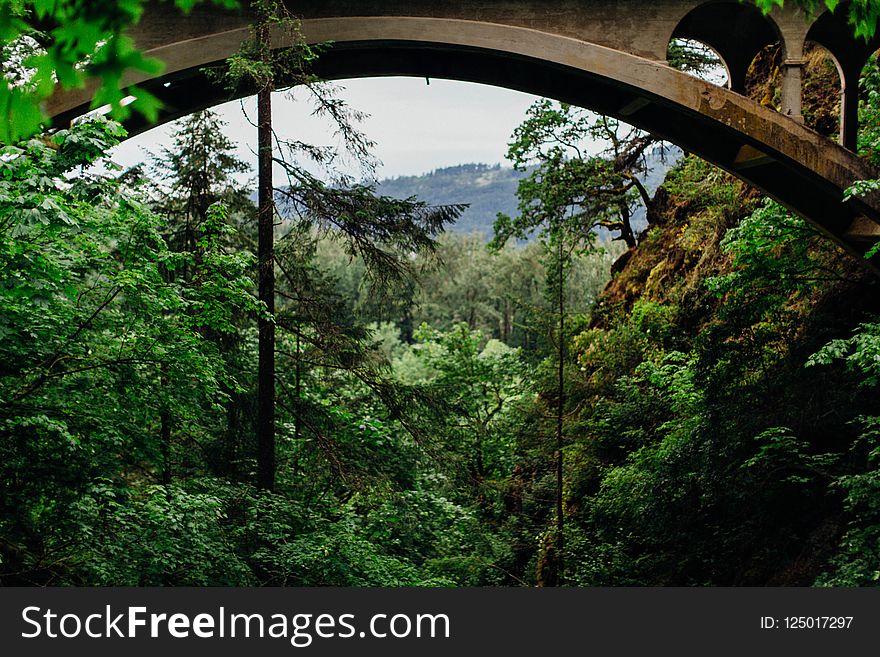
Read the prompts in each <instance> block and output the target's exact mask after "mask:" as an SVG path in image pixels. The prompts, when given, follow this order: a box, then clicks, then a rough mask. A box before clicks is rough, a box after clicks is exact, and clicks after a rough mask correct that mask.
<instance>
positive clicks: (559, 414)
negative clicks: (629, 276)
mask: <svg viewBox="0 0 880 657" xmlns="http://www.w3.org/2000/svg"><path fill="white" fill-rule="evenodd" d="M562 242H563V240H562V239H560V240H559V254H558V259H559V261H558V264H557V266H558V271H557V273H558V277H559V278H558V280H557V284H558V285H559V291H558V295H559V297H558V302H559V335H558V337H557V340H558V341H559V347H558V350H557V352H558V354H559V369H558V372H557V375H558V381H557V386H558V387H557V390H556V396H557V400H558V401H557V407H556V564H557V573H556V584H557V586H559V585H561V584H562V583H563V578H564V576H565V552H564V549H565V535H564V529H565V518H564V516H563V513H562V466H563V462H562V442H563V441H562V421H563V412H564V409H565V278H564V277H565V271H564V264H563V261H562V255H563V243H562Z"/></svg>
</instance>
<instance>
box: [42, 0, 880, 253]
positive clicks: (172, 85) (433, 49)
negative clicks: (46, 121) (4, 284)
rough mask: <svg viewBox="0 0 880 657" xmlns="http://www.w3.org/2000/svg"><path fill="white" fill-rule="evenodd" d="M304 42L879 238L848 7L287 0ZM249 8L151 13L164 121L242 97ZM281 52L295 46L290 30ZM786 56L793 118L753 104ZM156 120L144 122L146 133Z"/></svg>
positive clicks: (639, 0) (853, 234)
mask: <svg viewBox="0 0 880 657" xmlns="http://www.w3.org/2000/svg"><path fill="white" fill-rule="evenodd" d="M287 4H288V6H289V7H290V9H291V11H292V12H293V13H295V14H296V15H298V16H301V17H302V19H303V23H302V28H303V33H304V35H305V37H306V38H307V39H308V40H309V41H310V42H314V43H319V42H325V41H329V42H332V47H331V48H330V49H329V50H328V51H327V52H326V53H324V54H323V55H322V56H321V57H320V58H319V60H318V63H317V73H318V74H319V75H321V76H323V77H325V78H327V79H340V78H352V77H367V76H383V75H384V76H390V75H404V76H418V77H429V78H430V77H433V78H447V79H454V80H462V81H471V82H479V83H485V84H491V85H495V86H502V87H508V88H511V89H516V90H520V91H525V92H529V93H533V94H537V95H541V96H547V97H550V98H555V99H557V100H562V101H565V102H569V103H572V104H576V105H580V106H583V107H586V108H589V109H592V110H595V111H597V112H601V113H604V114H608V115H611V116H615V117H617V118H619V119H622V120H624V121H626V122H628V123H631V124H633V125H635V126H637V127H640V128H643V129H645V130H648V131H651V132H653V133H655V134H657V135H659V136H661V137H663V138H665V139H667V140H669V141H671V142H674V143H676V144H678V145H679V146H681V147H682V148H684V149H686V150H688V151H691V152H693V153H695V154H697V155H699V156H701V157H703V158H705V159H706V160H709V161H710V162H713V163H715V164H716V165H718V166H720V167H721V168H723V169H726V170H727V171H730V172H731V173H733V174H734V175H736V176H738V177H739V178H741V179H743V180H745V181H746V182H748V183H751V184H752V185H755V186H756V187H758V188H760V189H761V190H763V191H764V192H765V193H767V194H768V195H770V196H771V197H773V198H775V199H777V200H778V201H780V202H781V203H782V204H784V205H786V206H787V207H789V208H790V209H792V210H793V211H795V212H797V213H798V214H800V215H802V216H803V217H805V218H806V219H807V220H809V221H810V222H812V223H813V224H814V225H815V226H817V227H818V228H820V229H821V230H822V231H823V232H824V233H825V234H826V235H828V236H829V237H830V238H831V239H833V240H834V241H836V242H837V243H839V244H841V245H842V246H844V247H845V248H846V249H847V250H849V251H850V252H851V253H854V254H856V255H859V256H861V255H862V254H863V253H864V252H865V251H866V250H867V249H868V248H869V247H870V246H871V245H872V244H873V243H874V242H875V241H876V240H877V239H878V238H880V198H878V197H877V196H876V195H875V196H873V197H868V198H867V199H864V200H852V201H849V202H848V203H843V190H844V189H846V188H847V187H848V186H849V185H850V184H851V183H852V182H853V181H855V180H859V179H865V178H875V177H878V175H880V174H878V172H877V171H875V170H874V169H873V168H872V167H871V166H869V165H868V164H867V163H866V162H865V161H864V160H862V159H860V158H858V157H857V156H856V155H855V154H854V153H853V152H852V151H853V149H854V147H855V136H856V130H857V128H858V125H857V122H858V113H857V111H856V110H857V105H858V77H859V73H860V71H861V69H862V67H863V66H864V64H865V63H866V62H867V60H868V58H869V56H870V55H871V53H872V52H874V51H875V50H876V49H877V47H878V45H880V43H878V42H877V40H875V42H873V43H865V42H864V41H859V40H856V39H855V38H854V37H853V36H852V30H851V28H850V26H849V25H847V23H846V20H845V15H846V14H845V11H846V6H845V4H844V6H842V7H840V8H838V10H837V12H835V14H831V13H828V12H825V13H823V14H822V15H820V16H819V17H808V16H805V15H804V14H803V13H802V12H801V11H800V10H799V9H798V8H797V7H796V6H795V5H794V2H792V0H789V1H788V2H786V3H785V7H784V8H783V9H779V8H777V9H775V10H774V11H773V12H771V14H770V15H769V16H763V15H762V14H761V13H760V12H759V11H758V10H757V9H756V8H755V7H754V6H753V4H751V3H750V2H745V3H739V2H736V1H735V0H711V1H708V2H707V1H696V0H301V1H288V3H287ZM250 24H251V17H250V16H249V15H248V12H247V10H246V9H245V10H240V11H228V10H223V9H220V8H217V7H213V6H210V5H207V4H205V5H201V6H199V7H197V8H196V9H195V10H194V11H193V12H192V13H191V14H190V15H188V16H182V15H180V14H179V13H177V12H176V11H174V10H173V9H172V8H171V6H170V5H169V4H168V3H161V4H160V3H153V4H149V5H148V6H147V9H146V11H145V13H144V16H143V18H142V20H141V22H140V24H139V25H137V26H136V27H135V28H133V29H132V32H131V34H132V36H133V37H134V39H135V40H136V42H137V43H138V45H139V46H140V47H141V48H142V49H144V50H145V51H146V54H147V55H150V56H153V57H157V58H159V59H161V60H163V61H164V62H165V64H166V67H165V71H164V72H163V73H162V74H161V76H159V77H156V78H153V79H148V78H143V77H140V78H132V79H130V80H128V82H129V83H132V84H135V83H137V84H140V85H142V86H144V87H145V88H147V89H149V90H150V91H152V92H153V93H155V94H156V95H157V96H159V97H160V98H161V99H162V100H163V101H164V102H165V103H166V109H165V111H164V113H163V115H162V120H163V121H166V120H171V119H173V118H176V117H179V116H183V115H186V114H188V113H191V112H193V111H196V110H199V109H204V108H206V107H210V106H212V105H215V104H218V103H220V102H224V101H227V100H230V97H229V93H228V92H227V91H226V90H224V89H221V88H218V86H217V85H214V84H212V83H211V82H210V81H209V80H208V79H207V78H206V76H205V75H204V74H203V73H202V72H201V71H200V69H201V68H202V67H205V66H209V65H211V64H215V63H218V62H222V61H223V60H225V59H226V58H227V57H228V56H230V55H232V54H233V53H235V52H236V51H237V50H238V48H239V46H240V44H241V42H242V41H243V40H244V39H246V38H248V37H249V36H250V27H249V26H250ZM273 38H274V44H273V45H276V46H277V47H284V46H285V45H289V44H285V43H284V39H283V37H282V36H281V35H280V34H276V35H274V37H273ZM673 39H689V40H695V41H699V42H701V43H703V44H705V45H706V46H708V47H710V48H711V49H712V50H714V51H715V52H716V53H717V54H718V55H719V57H720V58H721V60H722V62H723V63H724V65H725V67H726V69H727V73H728V78H729V81H728V85H727V86H726V87H720V86H716V85H713V84H711V83H708V82H705V81H703V80H700V79H697V78H695V77H693V76H690V75H687V74H685V73H682V72H680V71H678V70H676V69H673V68H671V67H669V66H668V65H667V62H666V56H667V48H668V44H669V43H670V41H671V40H673ZM810 42H812V43H816V44H819V45H821V46H822V47H824V48H825V49H826V50H827V51H828V53H830V56H831V57H832V58H833V60H834V62H835V64H836V67H837V70H838V74H839V77H840V81H841V85H840V101H841V102H840V107H841V116H840V138H839V140H838V141H833V140H831V139H828V138H826V137H823V136H822V135H819V134H817V133H816V132H813V131H812V130H810V129H808V128H807V127H805V126H804V125H803V117H802V116H801V97H802V86H803V85H802V82H803V70H804V64H805V61H804V53H805V47H806V45H807V44H808V43H810ZM774 43H778V44H780V46H781V49H782V54H783V58H782V64H781V66H780V68H781V76H782V84H781V103H780V111H775V110H773V109H770V108H768V107H764V106H762V105H760V104H759V103H757V102H755V101H753V100H751V99H750V98H748V97H746V96H745V95H744V94H743V92H744V90H745V82H746V75H747V72H748V69H749V65H750V64H751V62H752V61H753V60H754V58H755V56H756V55H757V54H758V53H759V52H760V51H761V50H762V49H764V48H765V47H767V46H768V45H771V44H774ZM90 101H91V95H90V93H89V91H88V90H77V91H73V92H66V93H63V94H58V95H56V96H54V97H53V98H52V99H51V100H50V101H49V104H48V111H49V113H50V115H51V116H53V117H55V118H56V120H58V121H64V120H69V119H71V118H73V117H75V116H78V115H80V114H82V113H84V112H85V111H86V110H87V109H88V105H89V103H90ZM148 127H150V126H147V125H144V124H137V123H133V124H132V125H131V126H130V129H131V131H132V132H133V133H136V132H138V131H141V130H143V129H146V128H148Z"/></svg>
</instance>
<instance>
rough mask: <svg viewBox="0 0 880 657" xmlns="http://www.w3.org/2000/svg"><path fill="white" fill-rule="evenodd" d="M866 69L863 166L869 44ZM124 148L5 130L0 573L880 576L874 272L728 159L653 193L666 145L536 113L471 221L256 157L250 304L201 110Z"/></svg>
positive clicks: (39, 580) (215, 139)
mask: <svg viewBox="0 0 880 657" xmlns="http://www.w3.org/2000/svg"><path fill="white" fill-rule="evenodd" d="M257 45H259V44H257ZM252 54H253V53H252ZM256 56H257V59H258V60H259V58H260V57H263V55H262V54H261V53H260V52H259V51H257V52H256ZM777 56H778V53H774V52H772V51H768V52H767V53H765V55H764V56H763V57H762V58H759V60H756V64H755V65H754V66H756V67H758V69H760V68H761V67H763V71H764V75H762V74H761V71H760V70H757V71H756V72H755V75H754V76H753V84H752V87H751V89H750V93H752V94H753V96H754V97H756V98H760V99H762V100H764V99H766V104H770V105H772V103H773V97H774V93H775V90H776V89H777V87H778V80H776V81H774V80H773V75H772V72H773V70H774V66H773V61H774V57H777ZM259 61H263V62H264V63H265V59H263V60H259ZM239 64H241V62H239ZM691 65H693V66H694V67H695V68H696V69H699V68H700V66H701V63H700V62H696V63H694V62H691ZM830 66H832V64H831V63H830V62H829V61H828V60H827V59H826V58H823V57H822V56H821V54H818V55H811V59H810V61H809V65H808V71H807V74H808V79H812V80H823V79H826V78H828V77H829V71H830V70H831V69H830V68H829V67H830ZM241 68H246V67H245V66H243V65H242V66H241ZM810 76H811V77H810ZM759 79H763V80H764V83H762V84H759V83H758V82H754V80H759ZM270 83H271V80H270V81H269V82H267V84H270ZM308 84H309V85H314V95H315V99H316V102H317V104H318V107H319V109H320V108H323V109H324V110H325V111H329V113H330V117H331V120H334V121H337V122H338V123H339V125H340V126H342V128H343V129H344V130H348V132H344V133H343V134H344V136H345V137H346V146H347V147H348V148H349V149H350V150H352V151H353V152H354V153H355V156H356V157H362V158H363V159H364V161H365V162H367V156H366V151H365V150H364V147H365V146H366V145H368V140H366V139H365V138H364V137H363V136H362V135H359V134H358V133H357V131H356V130H354V129H352V128H351V126H350V123H349V118H350V117H351V116H352V115H350V114H347V113H346V110H345V109H344V107H343V106H342V104H341V103H340V102H339V101H338V100H337V99H334V98H332V97H330V96H328V95H327V94H328V93H329V92H328V91H327V90H326V89H325V88H323V87H322V86H321V85H320V83H317V82H314V81H311V80H310V81H308ZM821 88H822V87H821V85H820V84H818V83H817V84H816V85H815V86H814V87H813V92H811V95H808V96H807V98H806V99H805V102H806V105H805V112H804V114H805V117H806V120H807V122H808V125H810V126H811V127H814V128H817V129H827V130H833V126H831V127H830V128H829V126H828V121H829V120H831V119H829V118H828V117H830V116H833V115H834V112H835V111H836V109H835V106H834V102H833V99H832V97H831V96H830V95H829V93H830V92H829V93H825V92H822V91H821ZM816 89H819V90H818V91H816ZM831 89H832V91H835V90H834V88H833V86H832V87H831ZM861 92H862V93H861V100H860V118H861V125H862V126H863V130H862V133H861V135H860V141H859V146H860V150H861V151H862V153H863V154H864V155H865V157H867V158H870V159H871V161H872V162H873V163H874V164H876V165H880V132H878V125H880V67H878V63H877V60H876V58H872V60H871V62H870V63H869V65H868V66H867V67H866V69H865V71H864V74H863V76H862V89H861ZM264 98H265V96H264ZM125 136H126V133H125V129H124V128H123V127H122V125H121V124H120V123H118V122H116V121H114V120H109V119H106V118H103V117H101V116H92V117H90V118H88V119H87V120H83V121H80V122H78V123H76V124H75V125H72V126H71V127H69V128H66V129H59V130H54V131H51V132H38V133H36V134H34V135H33V136H30V137H28V138H24V139H21V140H19V141H18V142H17V143H16V144H14V145H7V146H3V147H2V151H0V582H2V583H3V584H18V585H21V584H25V585H130V586H143V585H234V586H245V585H248V586H250V585H253V586H262V585H285V586H288V585H290V586H319V585H320V586H326V585H333V586H486V585H494V586H596V585H615V586H617V585H818V586H861V585H875V584H876V583H877V582H878V581H880V462H878V458H880V396H878V387H880V366H878V363H880V301H878V295H877V281H876V277H875V274H874V273H872V272H871V271H870V270H869V269H867V268H866V267H865V266H864V264H863V263H861V262H858V261H857V260H856V259H855V258H854V257H852V256H850V255H847V254H845V253H844V252H843V251H842V250H841V249H840V248H838V247H837V246H835V245H834V244H833V243H831V242H830V241H828V240H827V238H825V237H824V236H823V235H821V234H819V233H818V231H817V230H815V229H814V228H812V227H811V226H810V225H809V224H807V223H806V222H805V221H803V220H802V219H800V218H798V217H796V216H794V215H792V214H791V213H789V212H788V211H787V210H785V209H784V208H782V207H781V206H779V205H778V204H776V203H774V202H772V201H770V200H769V199H766V198H764V197H762V195H761V194H760V193H759V192H757V191H756V190H753V189H750V188H748V187H747V186H746V185H745V184H744V183H742V182H741V181H739V180H737V179H736V178H733V177H732V176H730V175H728V174H726V173H724V172H722V171H720V170H719V169H716V168H715V167H713V166H712V165H710V164H708V163H706V162H704V161H702V160H700V159H698V158H696V157H695V156H693V155H690V154H684V155H682V156H681V157H676V158H675V159H674V164H673V163H672V162H670V163H669V164H666V163H661V165H662V167H663V173H664V174H665V177H664V180H663V182H662V184H660V185H659V186H656V185H654V184H651V182H650V181H651V176H652V175H654V176H656V175H658V174H657V171H658V164H657V161H656V160H657V158H656V157H655V154H656V153H657V150H656V149H657V148H658V147H659V146H661V142H659V140H658V139H656V138H655V137H653V136H651V135H648V134H645V133H643V132H640V131H638V130H636V129H633V128H630V127H629V126H626V125H625V124H621V123H618V122H617V121H615V120H613V119H610V118H608V117H603V116H597V115H594V114H592V113H590V112H587V111H585V110H581V109H578V108H575V107H571V106H567V105H563V104H559V103H556V102H551V101H549V100H541V101H538V102H536V103H535V104H534V105H533V106H532V108H531V109H530V110H529V112H528V115H527V116H526V117H525V118H524V121H523V123H522V125H521V126H520V127H519V128H517V130H516V132H515V133H514V134H513V135H512V136H511V140H510V144H509V153H508V156H509V158H510V160H511V161H512V162H513V163H514V165H515V167H516V169H517V172H518V173H517V174H516V180H517V183H516V207H515V208H510V207H509V206H508V207H499V208H496V211H497V212H498V215H497V217H496V218H495V221H494V226H493V229H492V235H491V238H492V239H491V240H490V241H489V242H488V243H486V240H485V239H484V238H483V236H482V235H479V234H462V233H455V232H453V231H451V230H449V228H450V227H451V226H452V225H454V223H455V220H456V218H458V217H460V216H461V215H462V213H463V212H464V211H465V208H464V207H463V206H462V205H458V204H443V205H437V204H436V201H434V203H433V204H431V203H426V202H425V201H424V200H420V199H418V198H415V197H411V196H407V195H406V194H403V195H402V196H404V198H397V197H395V195H393V194H391V195H388V196H385V195H383V193H384V192H383V190H382V189H381V188H377V187H376V185H375V184H374V183H370V182H357V181H353V180H350V179H346V178H344V177H338V178H332V171H331V169H332V166H333V162H334V161H335V159H334V156H333V155H332V154H328V153H326V152H324V151H323V150H322V149H321V148H318V147H314V146H310V145H308V144H303V143H299V142H297V143H285V144H276V145H275V148H276V149H277V152H279V153H284V154H286V155H284V156H281V155H279V156H278V157H279V159H281V160H283V164H284V170H285V173H286V179H285V180H283V181H276V186H275V189H274V190H271V191H273V194H272V195H271V196H272V202H273V203H274V204H277V208H276V209H274V210H273V214H272V224H271V225H270V231H271V236H270V237H271V240H272V242H273V245H274V253H273V254H272V259H271V261H270V264H269V267H270V269H271V272H272V274H273V276H274V289H273V290H272V293H271V296H272V302H271V304H267V303H266V301H265V296H264V294H263V289H262V288H261V285H262V284H263V281H264V279H263V276H262V274H264V273H265V272H264V271H263V272H262V274H261V268H260V266H259V265H260V262H259V258H260V255H259V254H260V253H262V251H261V250H260V246H259V244H258V242H260V240H262V239H264V238H265V233H264V234H262V235H259V236H258V232H259V229H260V228H259V227H260V226H261V225H262V226H265V224H261V223H260V218H261V207H258V204H259V205H260V206H263V204H265V203H266V202H267V197H266V194H265V193H263V192H262V191H261V193H260V194H259V196H258V197H257V203H255V196H254V190H253V188H252V185H251V184H250V183H247V182H242V181H244V180H247V176H248V174H249V173H251V172H248V169H247V166H246V165H245V164H244V163H243V162H241V161H239V160H237V159H236V158H235V157H234V155H233V152H234V144H233V143H232V142H231V141H230V140H229V139H228V138H227V137H226V136H225V134H224V125H223V123H222V121H221V120H220V119H219V118H218V117H217V115H215V114H214V113H212V112H211V111H202V112H198V113H196V114H194V115H192V116H189V117H187V118H185V119H182V120H180V121H179V122H178V123H177V124H176V128H175V132H174V135H173V137H172V140H171V142H170V143H169V144H167V146H166V148H165V149H163V150H162V151H161V152H159V153H156V154H155V155H153V156H152V157H151V158H150V160H149V161H147V162H145V163H144V165H143V166H141V167H137V168H135V169H131V170H126V171H121V170H119V169H118V168H117V167H114V165H113V164H112V162H110V161H109V160H108V156H107V154H108V152H109V151H110V150H111V149H112V147H113V146H114V145H115V144H117V143H118V142H119V141H120V140H122V139H124V138H125ZM587 141H590V142H593V143H599V144H602V145H603V146H602V149H601V150H600V151H599V152H598V153H596V154H592V155H591V154H584V153H581V152H580V151H579V149H577V148H573V146H572V145H573V144H574V145H577V144H580V143H584V142H587ZM261 148H262V146H261ZM270 150H271V148H270ZM296 157H300V158H303V159H304V160H308V161H310V162H311V164H312V165H316V163H317V165H320V166H322V167H324V170H325V173H326V172H329V173H328V175H330V176H331V181H330V182H328V181H325V180H322V179H320V177H319V176H317V175H316V174H314V172H313V169H310V168H308V167H303V166H301V165H300V164H298V161H297V160H296ZM317 165H316V166H317ZM670 167H671V168H670ZM667 168H668V171H666V169H667ZM367 169H369V166H368V162H367ZM492 171H494V170H491V169H489V170H483V169H480V170H475V171H471V172H470V173H471V175H473V176H475V177H478V176H483V175H486V174H487V173H491V172H492ZM468 172H469V169H468V168H467V167H463V168H462V169H461V170H460V171H457V172H456V175H466V174H468ZM872 185H873V186H874V187H876V184H875V183H866V185H865V186H866V187H869V188H870V187H871V186H872ZM270 189H271V186H270ZM398 196H401V195H398ZM461 200H462V201H464V200H466V199H461ZM642 217H644V219H642ZM610 238H613V239H610ZM269 325H271V327H272V332H273V334H274V335H273V339H272V342H271V349H272V351H273V354H274V366H273V368H272V371H271V374H272V380H273V388H274V393H273V394H272V396H271V398H269V399H268V400H267V399H266V398H265V389H264V388H262V387H261V385H262V384H261V382H260V371H259V368H258V362H260V350H261V348H262V347H263V346H264V345H265V336H266V333H265V327H266V326H269ZM266 403H269V404H270V405H271V407H272V412H273V420H274V425H273V438H274V444H273V445H272V451H271V458H270V459H269V460H267V459H266V458H265V451H264V450H265V443H262V442H261V440H260V428H259V423H260V421H261V414H262V413H263V412H264V409H265V404H266ZM267 467H268V468H269V469H270V472H269V473H268V474H269V475H270V476H269V477H267V476H266V475H267V470H266V468H267Z"/></svg>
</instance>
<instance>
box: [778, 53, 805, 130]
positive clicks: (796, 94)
mask: <svg viewBox="0 0 880 657" xmlns="http://www.w3.org/2000/svg"><path fill="white" fill-rule="evenodd" d="M803 77H804V61H803V60H802V59H786V60H785V61H784V62H783V63H782V107H781V108H780V109H781V112H782V113H783V114H784V115H785V116H787V117H789V118H792V119H794V120H795V121H797V122H798V123H803V122H804V117H803V114H801V94H802V89H803Z"/></svg>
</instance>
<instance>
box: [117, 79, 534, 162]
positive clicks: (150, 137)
mask: <svg viewBox="0 0 880 657" xmlns="http://www.w3.org/2000/svg"><path fill="white" fill-rule="evenodd" d="M338 86H339V88H340V93H339V96H340V97H341V98H343V99H344V100H346V101H347V102H348V103H349V104H350V105H351V106H352V107H353V108H355V109H358V110H360V111H363V112H366V113H367V114H369V115H370V117H369V118H368V119H367V120H366V121H365V122H364V123H363V124H362V126H361V127H362V129H363V131H364V132H365V133H366V134H367V136H369V137H370V138H371V139H372V140H373V141H375V142H376V148H375V154H376V155H377V156H378V157H379V159H380V160H381V161H382V163H383V164H382V166H381V168H380V169H379V171H378V177H379V178H385V177H394V176H400V175H411V174H421V173H425V172H427V171H431V170H433V169H437V168H441V167H445V166H451V165H455V164H463V163H470V162H484V163H488V164H495V163H498V162H502V163H504V162H505V158H504V155H505V152H506V150H507V142H508V140H509V138H510V135H511V133H512V132H513V129H514V128H515V127H516V126H517V125H519V123H520V122H521V121H522V120H523V118H524V116H525V112H526V109H527V108H528V107H529V105H531V104H532V102H534V101H535V100H536V97H535V96H530V95H528V94H523V93H519V92H516V91H509V90H506V89H500V88H496V87H489V86H483V85H478V84H472V83H466V82H450V81H446V80H433V79H432V80H431V81H430V84H427V83H426V81H425V79H424V78H367V79H357V80H346V81H345V82H343V83H339V84H338ZM305 98H306V97H305V96H304V95H303V92H302V91H300V92H298V93H297V96H296V99H295V100H293V101H292V100H290V99H288V98H286V97H285V96H284V95H283V94H275V97H274V99H273V105H274V106H273V119H274V123H275V128H276V130H277V132H278V133H279V134H280V135H281V136H283V137H293V138H296V139H299V140H301V141H306V142H309V143H317V144H331V143H334V141H333V138H332V133H331V132H330V131H329V130H328V129H327V122H326V121H318V120H316V119H314V118H313V117H311V116H310V111H311V108H310V106H309V105H308V104H307V102H305ZM297 99H298V100H297ZM242 106H244V109H245V111H246V112H247V113H248V115H249V117H250V120H252V121H253V120H254V119H255V115H256V110H255V103H254V101H253V99H249V100H247V101H245V102H244V103H243V104H242V103H239V102H233V103H227V104H225V105H221V106H220V107H218V108H216V109H217V111H218V113H220V114H221V115H222V117H223V118H224V120H226V121H227V123H228V126H227V129H228V134H229V136H230V137H231V138H232V139H233V140H235V141H236V142H238V143H239V145H240V148H239V155H240V157H242V159H245V160H246V161H248V162H250V163H252V164H255V162H256V157H255V156H254V154H253V152H252V150H251V149H252V148H253V147H254V144H255V142H256V129H255V128H254V127H253V126H252V125H250V123H249V122H248V118H246V117H245V115H244V114H243V112H242ZM173 125H174V124H168V125H165V126H161V127H159V128H155V129H153V130H150V131H148V132H146V133H144V134H142V135H139V136H137V137H134V138H132V139H130V140H128V141H126V142H125V143H123V144H122V145H121V146H119V147H118V148H117V149H116V151H115V152H114V153H113V159H114V161H116V162H117V163H118V164H121V165H123V166H126V167H127V166H131V165H134V164H137V163H138V162H140V161H142V160H143V158H144V149H147V150H150V151H154V152H155V151H158V150H159V148H161V146H163V145H166V144H168V135H169V134H170V132H171V131H172V129H173V128H172V126H173Z"/></svg>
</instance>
